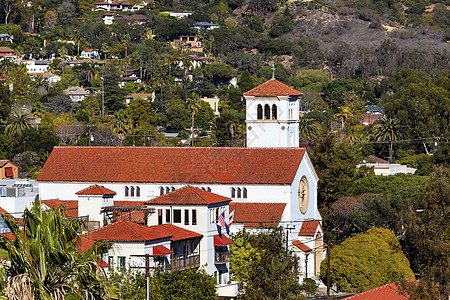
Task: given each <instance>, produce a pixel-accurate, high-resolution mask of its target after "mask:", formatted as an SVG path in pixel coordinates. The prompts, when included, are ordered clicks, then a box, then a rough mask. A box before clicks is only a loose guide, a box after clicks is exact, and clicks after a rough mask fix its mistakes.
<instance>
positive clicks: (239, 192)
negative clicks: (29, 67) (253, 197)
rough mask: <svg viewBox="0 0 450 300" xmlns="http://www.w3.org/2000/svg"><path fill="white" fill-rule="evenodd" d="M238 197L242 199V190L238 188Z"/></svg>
mask: <svg viewBox="0 0 450 300" xmlns="http://www.w3.org/2000/svg"><path fill="white" fill-rule="evenodd" d="M237 197H238V198H241V188H238V189H237Z"/></svg>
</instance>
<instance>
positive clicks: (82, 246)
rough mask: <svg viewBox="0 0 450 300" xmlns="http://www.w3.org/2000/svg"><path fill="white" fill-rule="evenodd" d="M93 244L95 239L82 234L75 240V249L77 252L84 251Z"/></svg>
mask: <svg viewBox="0 0 450 300" xmlns="http://www.w3.org/2000/svg"><path fill="white" fill-rule="evenodd" d="M94 244H95V241H93V240H90V239H88V238H87V237H85V236H82V237H81V238H80V239H79V241H78V242H77V249H78V251H79V252H86V251H88V250H89V249H91V247H92V246H93V245H94Z"/></svg>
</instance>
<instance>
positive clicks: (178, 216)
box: [173, 209, 181, 223]
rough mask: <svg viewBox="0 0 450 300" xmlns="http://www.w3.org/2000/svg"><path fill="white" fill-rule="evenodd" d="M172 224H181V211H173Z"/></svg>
mask: <svg viewBox="0 0 450 300" xmlns="http://www.w3.org/2000/svg"><path fill="white" fill-rule="evenodd" d="M173 222H174V223H181V209H174V210H173Z"/></svg>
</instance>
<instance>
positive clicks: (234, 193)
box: [231, 188, 236, 198]
mask: <svg viewBox="0 0 450 300" xmlns="http://www.w3.org/2000/svg"><path fill="white" fill-rule="evenodd" d="M231 198H236V189H235V188H231Z"/></svg>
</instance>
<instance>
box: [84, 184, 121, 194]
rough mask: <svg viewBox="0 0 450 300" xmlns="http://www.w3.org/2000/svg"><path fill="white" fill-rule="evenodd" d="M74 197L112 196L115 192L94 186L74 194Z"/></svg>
mask: <svg viewBox="0 0 450 300" xmlns="http://www.w3.org/2000/svg"><path fill="white" fill-rule="evenodd" d="M75 194H76V195H103V196H113V195H115V194H116V192H114V191H112V190H110V189H107V188H105V187H104V186H101V185H98V184H94V185H91V186H89V187H87V188H85V189H83V190H81V191H78V192H76V193H75Z"/></svg>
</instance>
